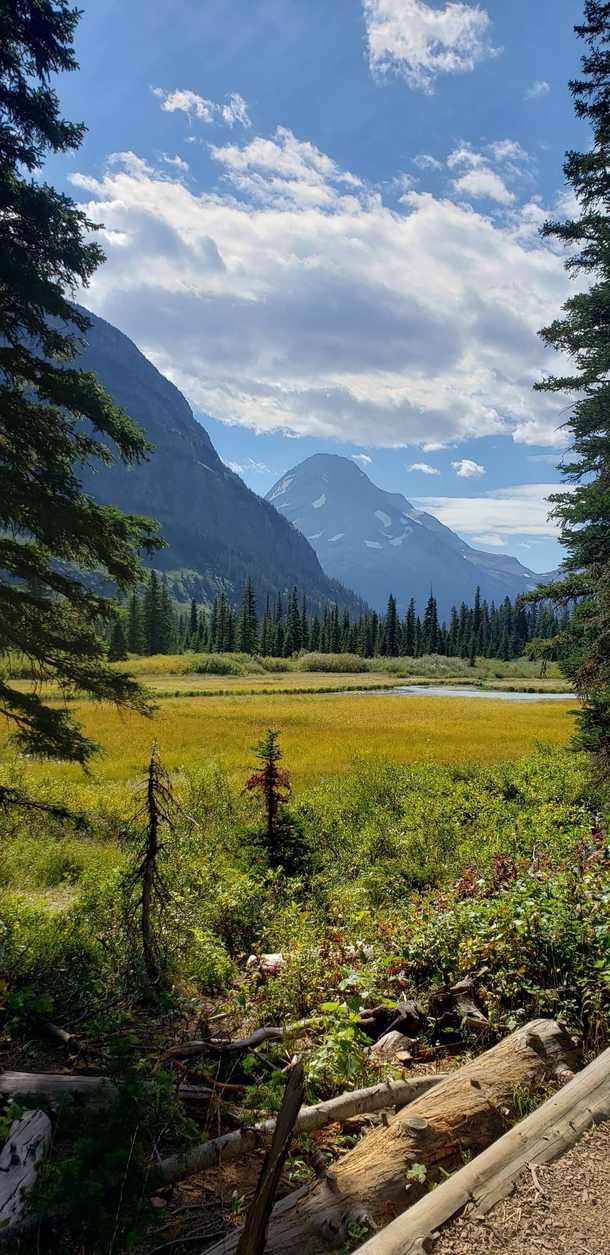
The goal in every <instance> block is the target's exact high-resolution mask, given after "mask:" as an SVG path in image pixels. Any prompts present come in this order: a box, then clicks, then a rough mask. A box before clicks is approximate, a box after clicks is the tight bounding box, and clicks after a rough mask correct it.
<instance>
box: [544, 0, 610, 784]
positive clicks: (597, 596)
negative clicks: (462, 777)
mask: <svg viewBox="0 0 610 1255" xmlns="http://www.w3.org/2000/svg"><path fill="white" fill-rule="evenodd" d="M584 17H585V20H584V23H583V24H582V25H580V26H577V27H576V33H577V35H578V36H579V37H580V38H581V39H583V40H584V41H585V43H586V45H587V52H586V54H585V56H583V58H582V70H583V75H582V78H580V79H578V80H575V81H573V82H571V83H570V91H571V93H572V96H573V98H574V105H575V110H576V114H577V116H578V117H579V118H583V119H585V120H586V121H587V122H589V123H590V125H591V128H592V132H593V142H592V144H591V147H590V148H589V150H588V151H587V152H585V153H579V152H568V153H567V155H566V161H565V164H564V173H565V176H566V180H567V182H568V183H569V184H570V185H571V187H572V190H573V192H574V194H575V197H576V200H577V203H578V206H579V210H580V213H579V216H578V217H576V218H573V219H569V220H568V221H565V222H556V221H551V222H547V223H546V224H545V226H544V227H543V230H542V234H543V236H545V237H547V238H550V237H553V238H555V239H557V240H559V241H561V242H562V243H564V244H566V245H567V246H568V247H569V248H570V255H569V257H568V259H567V261H566V268H567V270H568V271H570V272H571V273H572V274H586V275H590V276H591V280H592V282H591V286H590V288H589V289H588V291H586V292H581V293H578V294H577V295H575V296H573V297H571V298H570V300H568V301H567V302H566V304H565V305H564V307H563V313H564V317H563V318H562V319H557V320H556V321H555V322H553V323H551V325H550V326H548V327H545V328H544V329H543V330H542V331H541V332H540V335H541V337H542V339H543V340H544V342H545V344H548V345H551V346H552V347H553V348H555V349H557V350H558V351H559V352H562V353H564V354H566V355H567V356H569V357H571V358H572V361H573V362H574V372H573V374H571V375H562V376H551V377H550V378H547V379H545V380H544V381H543V382H542V383H540V384H538V385H537V388H538V390H539V391H541V392H565V393H568V394H569V396H570V399H571V400H573V398H574V396H575V395H576V400H575V402H574V403H573V406H572V411H571V415H570V418H569V420H568V422H567V424H566V427H567V429H568V431H569V432H570V435H571V446H570V450H569V454H568V460H567V462H566V464H565V465H562V466H561V467H560V469H561V471H562V474H563V475H564V478H565V480H566V482H567V484H569V485H571V487H570V489H569V490H567V491H564V492H558V493H555V494H554V495H553V496H552V497H550V501H551V503H552V504H553V507H554V509H553V514H554V517H555V518H556V519H557V520H558V521H559V522H560V524H561V528H562V533H561V543H562V544H563V545H564V546H565V548H566V550H567V557H566V559H565V562H564V569H565V578H564V579H563V580H562V581H560V582H559V583H556V584H551V585H545V586H543V587H542V588H540V589H539V590H538V591H537V593H535V594H534V597H536V598H537V599H538V600H541V599H544V598H549V597H550V598H552V599H553V600H554V601H555V603H556V604H563V605H566V604H568V603H569V602H570V601H573V600H576V601H577V607H576V611H575V614H574V616H573V618H572V625H571V651H570V656H569V658H568V660H567V662H566V663H564V670H565V671H566V673H567V674H568V675H569V676H570V678H571V679H573V681H574V684H575V687H576V691H577V693H578V695H579V697H580V698H581V699H582V701H583V703H584V705H583V708H582V711H581V713H580V715H579V734H578V738H577V744H578V745H579V746H580V747H582V748H584V749H586V750H588V751H589V752H592V753H593V755H594V758H595V761H596V764H597V767H598V768H599V769H600V771H601V774H602V776H603V777H605V778H606V779H610V378H609V375H608V371H609V368H610V334H609V329H610V4H608V3H599V0H587V2H586V3H585V7H584Z"/></svg>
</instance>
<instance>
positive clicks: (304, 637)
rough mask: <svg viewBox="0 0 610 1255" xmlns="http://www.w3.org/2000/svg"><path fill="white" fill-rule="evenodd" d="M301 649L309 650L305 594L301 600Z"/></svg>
mask: <svg viewBox="0 0 610 1255" xmlns="http://www.w3.org/2000/svg"><path fill="white" fill-rule="evenodd" d="M301 649H309V624H308V622H307V599H306V597H305V593H303V596H302V598H301Z"/></svg>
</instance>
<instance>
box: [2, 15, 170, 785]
mask: <svg viewBox="0 0 610 1255" xmlns="http://www.w3.org/2000/svg"><path fill="white" fill-rule="evenodd" d="M78 18H79V13H78V11H77V10H76V9H71V8H69V6H68V4H67V3H66V2H65V0H3V3H2V4H0V713H2V714H4V715H5V716H6V717H7V718H8V719H9V721H10V722H11V723H12V724H13V726H14V727H15V729H16V733H15V735H16V738H17V741H18V743H19V744H20V746H21V748H22V749H24V750H26V751H27V752H29V753H34V754H39V755H44V756H46V757H50V758H60V759H70V760H73V761H76V762H80V763H82V764H83V765H84V764H86V762H87V760H88V759H89V758H90V757H91V755H92V754H93V753H95V752H96V750H97V748H98V747H97V746H96V744H95V743H94V742H93V741H92V740H90V739H89V738H87V737H86V736H85V735H84V734H83V732H82V730H81V729H80V728H79V726H78V725H77V724H76V723H75V722H74V720H73V719H71V717H70V715H69V713H68V712H67V710H66V709H65V708H61V707H55V708H52V707H50V706H48V705H45V703H44V701H43V700H42V697H41V695H40V692H39V690H38V688H37V687H34V688H33V689H32V690H30V691H28V692H20V691H19V690H18V689H17V688H15V687H14V685H13V684H11V682H10V681H11V678H12V676H13V675H14V673H15V670H16V669H19V668H20V667H22V666H23V662H24V660H27V661H28V663H29V666H30V670H31V674H32V676H33V678H34V679H35V680H38V681H42V680H45V679H47V678H50V677H53V678H54V679H55V680H56V681H58V682H59V684H60V686H61V688H62V689H63V691H64V693H66V694H67V693H69V692H74V691H79V692H84V693H87V694H88V695H90V696H91V697H93V698H96V699H100V700H110V701H113V702H115V703H117V704H118V705H121V706H127V707H130V708H132V709H136V710H140V711H142V712H145V711H146V709H147V707H146V702H145V699H144V697H143V694H142V691H141V689H140V688H139V686H138V684H137V683H136V682H135V681H134V680H133V679H132V678H131V677H130V676H129V675H128V674H127V673H126V672H117V671H113V670H110V669H109V668H108V667H107V665H106V656H105V648H104V645H103V643H102V641H101V640H100V637H99V635H98V633H97V632H96V627H97V628H99V626H100V625H101V624H104V623H110V622H111V621H112V620H113V619H114V618H116V615H117V607H116V603H115V602H114V601H113V599H112V598H110V597H107V596H103V595H102V594H101V593H100V592H98V591H94V584H95V585H96V586H97V588H100V587H102V586H103V583H104V581H108V582H110V583H112V584H114V585H115V586H116V587H117V588H118V589H119V590H121V591H123V590H126V589H128V588H129V587H131V586H132V585H133V584H134V583H135V582H136V581H137V580H138V579H139V578H140V559H139V553H140V550H142V549H144V550H145V551H147V552H148V553H152V552H154V551H155V550H156V549H157V548H158V547H159V544H160V542H159V540H158V539H157V538H156V537H155V534H154V533H155V531H156V530H157V528H156V524H154V523H152V522H151V521H150V520H148V519H144V518H142V517H139V516H136V515H124V514H122V513H121V512H120V511H119V510H117V509H116V508H115V507H113V506H102V505H99V504H98V503H97V502H95V501H94V500H93V499H92V498H91V497H88V496H87V495H86V494H84V493H83V492H82V491H81V486H80V483H79V479H78V468H79V467H80V466H83V465H86V464H90V463H91V462H96V461H97V462H102V463H104V464H106V465H112V464H113V463H114V462H115V461H117V460H118V461H120V462H123V463H124V464H125V465H128V466H129V465H132V464H134V463H137V462H139V461H140V460H142V459H143V458H145V457H146V456H147V454H148V452H149V450H150V446H149V445H147V444H146V442H145V440H144V436H143V433H142V430H141V429H140V428H139V427H138V426H137V424H136V423H134V422H133V421H132V420H131V419H130V418H129V417H128V416H127V415H126V414H125V413H124V412H123V411H122V410H121V409H120V408H119V407H118V406H117V405H116V404H115V402H114V400H113V399H112V398H111V397H110V396H108V394H107V393H106V392H105V391H104V389H103V388H102V387H101V386H100V384H99V383H98V382H97V379H96V377H95V375H94V374H93V373H91V372H87V371H83V370H80V369H79V368H78V366H77V365H75V361H76V359H77V357H78V354H79V352H80V351H81V349H82V346H83V340H82V337H83V335H85V334H86V332H87V329H88V327H89V320H88V318H87V316H86V313H85V312H84V311H83V310H82V309H81V308H79V307H78V306H76V305H75V304H74V303H73V300H72V299H71V298H73V297H74V294H75V292H76V290H77V289H78V288H81V287H86V286H87V284H88V283H89V281H90V279H91V276H92V275H93V273H94V272H95V270H96V268H97V267H98V266H99V265H100V263H101V262H102V261H103V260H104V255H103V253H102V251H101V249H100V247H99V244H97V242H95V241H91V240H90V238H89V236H90V232H91V231H92V230H93V229H95V224H94V223H91V222H89V220H88V219H87V217H86V215H85V214H84V213H83V212H82V210H80V209H79V208H78V207H77V206H76V204H75V203H74V202H73V201H72V200H71V199H70V198H69V197H67V196H64V195H62V194H60V193H58V192H57V191H55V189H54V188H52V187H50V186H49V185H48V184H47V183H45V182H43V181H42V180H41V179H40V178H39V174H38V172H39V171H40V168H41V167H42V166H43V164H44V159H45V157H46V155H47V154H48V153H64V152H70V151H73V150H74V149H77V148H78V147H79V145H80V143H81V141H82V138H83V134H84V129H85V128H84V126H83V125H82V124H74V123H72V122H68V121H66V120H65V119H64V118H62V117H61V114H60V109H59V101H58V98H57V95H56V93H55V91H54V90H53V89H52V87H51V85H50V82H51V78H52V76H54V75H55V74H58V73H60V72H62V71H72V70H75V69H76V68H77V65H76V61H75V59H74V50H73V47H72V39H73V35H74V30H75V27H76V25H77V22H78ZM92 576H94V577H95V579H92V578H91V577H92Z"/></svg>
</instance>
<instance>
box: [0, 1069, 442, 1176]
mask: <svg viewBox="0 0 610 1255" xmlns="http://www.w3.org/2000/svg"><path fill="white" fill-rule="evenodd" d="M1 1079H2V1078H1V1077H0V1080H1ZM442 1079H443V1078H442V1077H439V1076H418V1077H414V1078H413V1079H412V1080H409V1081H387V1082H384V1083H383V1084H382V1085H373V1086H371V1087H370V1088H369V1089H358V1090H354V1092H353V1093H352V1094H340V1095H339V1097H338V1098H331V1099H330V1100H329V1101H328V1102H322V1103H318V1104H316V1106H315V1107H303V1108H302V1109H301V1111H300V1112H299V1114H298V1116H297V1121H296V1125H295V1132H297V1133H312V1132H313V1131H314V1130H315V1129H323V1128H325V1127H326V1125H328V1124H334V1123H335V1121H337V1120H349V1119H350V1117H352V1116H358V1115H364V1114H365V1113H366V1112H369V1111H382V1110H383V1108H384V1107H396V1108H397V1109H398V1108H401V1107H406V1106H407V1104H408V1103H411V1102H414V1101H415V1099H416V1098H419V1097H421V1095H422V1094H425V1093H426V1092H427V1091H428V1090H429V1089H432V1088H433V1086H435V1085H438V1084H439V1083H440V1081H441V1080H442ZM275 1123H276V1122H275V1120H265V1121H264V1122H263V1123H261V1124H256V1125H254V1127H253V1128H251V1129H235V1130H234V1132H233V1133H225V1135H224V1137H217V1138H214V1139H213V1140H212V1141H209V1142H204V1143H203V1145H202V1146H197V1147H196V1148H195V1150H192V1151H189V1153H188V1154H187V1155H185V1156H183V1157H179V1156H177V1155H175V1156H172V1158H171V1159H164V1160H163V1162H162V1163H161V1164H160V1168H161V1171H162V1172H163V1174H164V1176H165V1177H166V1179H167V1180H168V1181H182V1180H183V1179H184V1177H188V1176H191V1175H192V1174H193V1173H194V1172H205V1170H206V1168H214V1167H216V1166H217V1165H218V1164H219V1163H227V1162H228V1161H229V1160H230V1159H236V1158H237V1156H238V1155H246V1154H248V1153H249V1152H250V1151H253V1150H256V1149H257V1148H258V1147H260V1146H268V1145H269V1143H270V1141H271V1138H272V1136H273V1132H274V1130H275Z"/></svg>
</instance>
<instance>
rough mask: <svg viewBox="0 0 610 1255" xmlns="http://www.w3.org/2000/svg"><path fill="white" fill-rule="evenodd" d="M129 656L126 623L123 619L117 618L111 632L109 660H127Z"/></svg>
mask: <svg viewBox="0 0 610 1255" xmlns="http://www.w3.org/2000/svg"><path fill="white" fill-rule="evenodd" d="M126 658H127V638H126V635H125V624H124V621H123V619H116V620H115V622H114V623H113V625H112V631H111V633H110V644H109V645H108V661H109V662H125V659H126Z"/></svg>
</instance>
